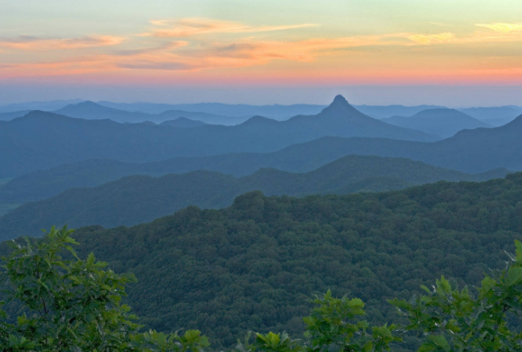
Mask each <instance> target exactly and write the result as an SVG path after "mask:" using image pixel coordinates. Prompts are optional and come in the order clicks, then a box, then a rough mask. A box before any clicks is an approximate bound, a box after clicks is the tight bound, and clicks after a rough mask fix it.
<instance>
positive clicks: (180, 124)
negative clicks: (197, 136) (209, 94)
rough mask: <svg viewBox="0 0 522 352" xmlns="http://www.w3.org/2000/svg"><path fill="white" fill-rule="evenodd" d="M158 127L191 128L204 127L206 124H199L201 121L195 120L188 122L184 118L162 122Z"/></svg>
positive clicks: (188, 120)
mask: <svg viewBox="0 0 522 352" xmlns="http://www.w3.org/2000/svg"><path fill="white" fill-rule="evenodd" d="M160 125H162V126H171V127H179V128H192V127H201V126H205V125H207V124H206V123H204V122H201V121H197V120H190V119H187V118H185V117H178V118H177V119H175V120H169V121H163V122H162V123H161V124H160Z"/></svg>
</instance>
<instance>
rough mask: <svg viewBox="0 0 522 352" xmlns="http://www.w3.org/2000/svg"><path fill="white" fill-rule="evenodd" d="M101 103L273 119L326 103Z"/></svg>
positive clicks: (155, 111) (316, 110) (153, 110)
mask: <svg viewBox="0 0 522 352" xmlns="http://www.w3.org/2000/svg"><path fill="white" fill-rule="evenodd" d="M99 104H101V105H104V106H108V107H112V108H116V109H121V110H126V111H142V112H147V113H150V114H159V113H162V112H165V111H167V110H183V111H189V112H199V113H207V114H218V115H225V116H235V117H245V116H255V115H262V116H266V117H269V118H272V119H277V120H286V119H288V118H290V117H292V116H296V115H316V114H318V113H320V112H321V110H323V109H324V108H325V107H326V106H325V105H310V104H294V105H279V104H275V105H247V104H222V103H197V104H154V103H130V104H129V103H127V104H125V103H112V102H108V101H101V102H99Z"/></svg>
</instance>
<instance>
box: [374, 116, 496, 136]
mask: <svg viewBox="0 0 522 352" xmlns="http://www.w3.org/2000/svg"><path fill="white" fill-rule="evenodd" d="M382 121H384V122H387V123H389V124H391V125H395V126H400V127H405V128H411V129H414V130H418V131H422V132H425V133H430V134H434V135H437V136H440V137H443V138H448V137H451V136H453V135H455V133H457V132H458V131H461V130H465V129H469V130H472V129H475V128H480V127H485V128H487V127H491V126H490V125H488V124H486V123H484V122H481V121H479V120H477V119H475V118H473V117H471V116H469V115H466V114H464V113H463V112H460V111H457V110H454V109H429V110H423V111H421V112H419V113H417V114H415V115H413V116H408V117H406V116H393V117H390V118H387V119H383V120H382Z"/></svg>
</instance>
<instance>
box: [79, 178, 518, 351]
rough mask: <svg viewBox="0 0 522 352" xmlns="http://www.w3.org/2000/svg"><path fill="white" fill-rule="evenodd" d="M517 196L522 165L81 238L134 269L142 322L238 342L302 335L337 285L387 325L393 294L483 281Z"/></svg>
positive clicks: (272, 202) (499, 261) (507, 238)
mask: <svg viewBox="0 0 522 352" xmlns="http://www.w3.org/2000/svg"><path fill="white" fill-rule="evenodd" d="M521 199H522V174H521V173H518V174H512V175H508V176H507V177H506V179H501V180H492V181H488V182H485V183H468V182H463V183H445V182H442V183H436V184H429V185H424V186H420V187H415V188H409V189H406V190H402V191H395V192H387V193H372V194H356V195H347V196H333V195H330V196H311V197H306V198H303V199H296V198H290V197H272V198H267V197H265V196H263V195H262V194H260V193H259V192H254V193H249V194H245V195H242V196H240V197H238V198H237V199H236V200H235V202H234V204H233V205H232V206H231V207H229V208H226V209H223V210H200V209H198V208H196V207H190V208H187V209H184V210H182V211H179V212H177V213H176V214H174V215H172V216H168V217H165V218H161V219H158V220H156V221H154V222H152V223H148V224H143V225H139V226H135V227H132V228H125V227H119V228H115V229H111V230H103V229H101V228H99V227H96V226H93V227H89V228H83V229H79V230H78V231H77V233H76V234H75V235H74V236H75V237H76V238H77V239H78V241H79V242H80V243H81V246H80V247H79V250H80V252H81V253H80V256H82V257H84V256H85V255H86V254H87V253H90V252H94V253H96V255H97V257H99V258H100V259H102V260H106V261H108V262H109V265H110V267H112V268H114V269H115V270H117V271H119V272H124V271H132V272H134V273H135V274H136V276H137V278H138V280H139V281H138V283H137V284H134V285H133V286H131V287H130V288H129V290H128V292H129V294H130V296H129V299H128V302H129V303H130V304H131V306H132V307H133V308H134V310H135V311H136V312H137V313H138V314H139V315H140V316H143V317H145V318H144V320H143V321H142V323H146V324H148V325H149V326H152V327H155V328H159V329H162V330H176V329H179V328H182V327H184V328H199V329H202V330H203V332H204V333H205V334H208V335H209V336H210V338H211V341H212V343H213V346H216V345H219V343H222V344H224V345H227V346H230V345H232V344H234V343H235V341H236V338H237V337H243V334H244V333H245V331H247V330H254V331H262V332H265V331H268V330H272V331H283V330H286V331H288V332H290V333H292V334H293V336H297V335H296V334H297V331H300V329H302V327H303V326H302V321H301V317H302V316H306V315H307V314H308V309H309V299H310V297H311V296H312V295H313V294H314V293H323V292H325V291H326V290H327V289H329V288H330V289H332V291H333V294H334V295H336V296H342V295H344V294H348V295H350V296H351V297H360V298H361V299H363V300H364V301H366V302H368V303H369V304H368V305H367V307H368V308H369V309H370V311H369V312H368V313H369V315H368V318H369V319H370V320H373V321H390V320H391V319H390V317H391V315H392V314H395V313H394V310H393V308H391V307H390V306H389V305H388V304H387V303H386V302H385V299H387V298H391V297H396V296H398V297H403V298H409V297H411V295H412V293H414V292H416V290H418V289H419V285H421V284H432V283H433V281H434V280H435V279H436V278H439V277H440V275H442V274H444V275H445V276H446V277H448V278H456V283H461V284H462V282H463V280H465V281H466V283H468V284H475V283H478V282H479V281H480V280H481V279H482V272H483V269H485V268H488V267H491V268H500V267H504V265H505V261H506V259H507V257H506V254H505V253H504V250H507V251H509V252H512V251H513V240H514V239H522V201H521ZM394 321H395V319H394ZM238 335H240V336H238Z"/></svg>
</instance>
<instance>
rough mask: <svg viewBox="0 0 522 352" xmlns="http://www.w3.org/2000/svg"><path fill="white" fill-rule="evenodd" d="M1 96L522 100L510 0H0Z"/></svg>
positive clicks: (520, 37)
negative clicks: (342, 95) (344, 97)
mask: <svg viewBox="0 0 522 352" xmlns="http://www.w3.org/2000/svg"><path fill="white" fill-rule="evenodd" d="M0 9H1V12H0V104H3V103H10V102H20V101H30V100H51V99H72V98H82V99H91V100H113V101H128V102H130V101H157V102H160V101H161V102H171V103H180V102H200V101H223V102H228V103H255V104H265V103H283V104H289V103H305V102H309V103H326V102H327V101H328V100H330V99H331V98H332V97H333V95H334V94H337V93H343V94H345V95H348V96H347V98H348V100H350V101H354V103H358V104H390V103H397V104H407V105H415V104H421V103H425V104H442V105H449V106H457V105H462V106H463V105H466V106H467V105H482V106H491V105H507V104H514V105H517V104H518V105H522V101H519V100H520V99H519V98H518V97H519V96H522V94H521V93H522V45H521V44H522V6H520V0H497V1H491V0H487V1H486V0H452V1H450V0H436V1H434V0H425V1H419V0H323V1H317V0H314V1H310V0H277V1H276V0H262V1H258V0H148V1H137V0H104V1H101V0H89V1H70V0H68V1H65V0H47V1H41V0H0Z"/></svg>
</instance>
